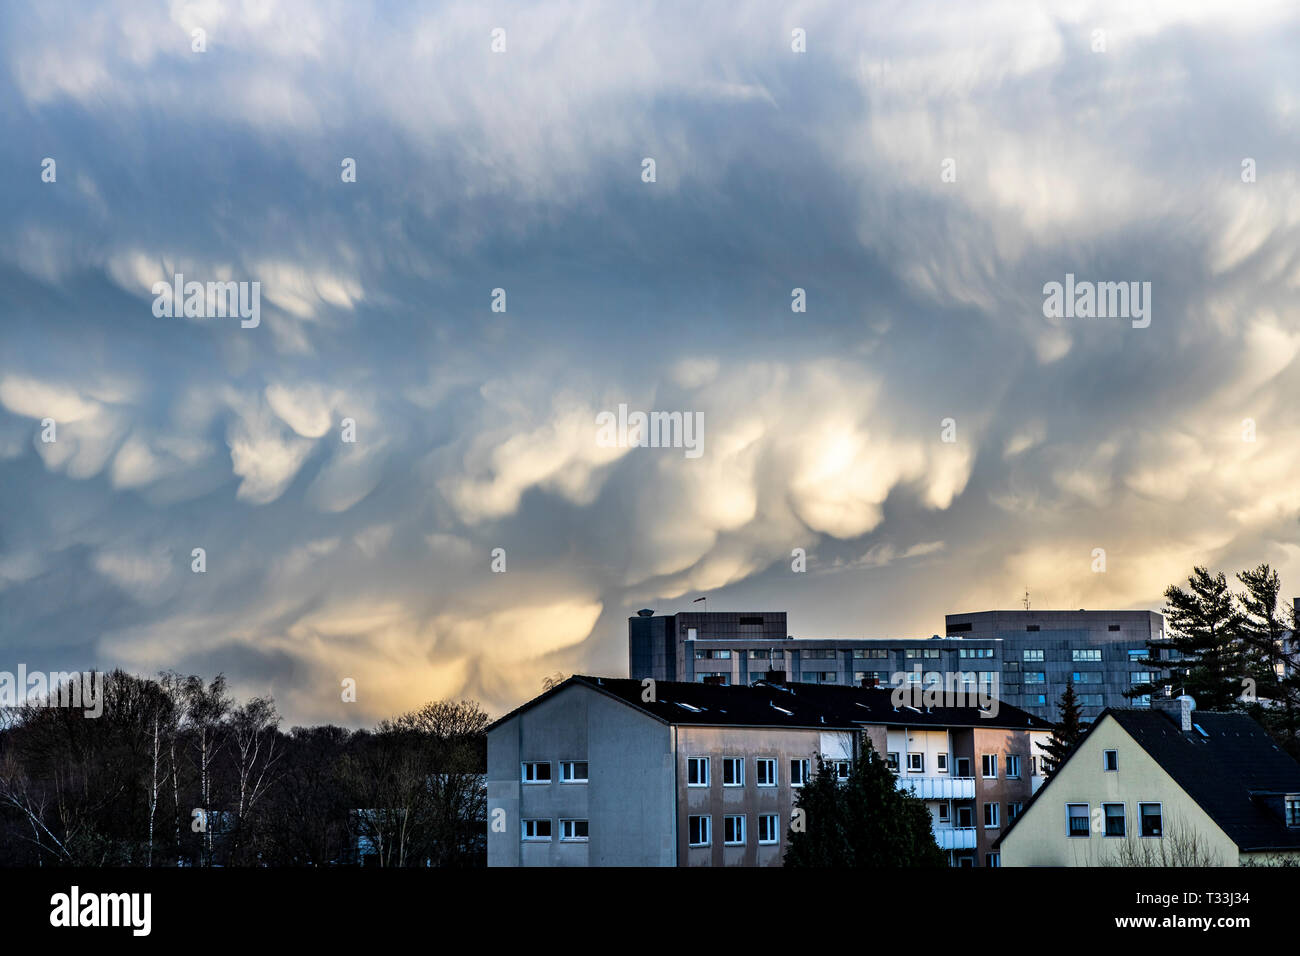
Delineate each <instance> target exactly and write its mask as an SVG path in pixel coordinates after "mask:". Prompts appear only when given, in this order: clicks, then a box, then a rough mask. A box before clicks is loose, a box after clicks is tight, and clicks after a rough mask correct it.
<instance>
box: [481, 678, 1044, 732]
mask: <svg viewBox="0 0 1300 956" xmlns="http://www.w3.org/2000/svg"><path fill="white" fill-rule="evenodd" d="M572 684H582V685H585V686H587V687H591V688H593V689H595V690H598V691H600V692H601V693H604V694H607V695H609V696H610V697H614V698H616V699H617V700H620V701H622V702H623V703H625V704H627V705H628V706H629V707H634V708H636V709H637V710H640V711H642V712H643V713H646V714H649V715H650V716H651V717H654V718H655V719H656V720H660V721H663V722H664V723H669V724H690V725H706V726H735V727H789V728H817V729H825V730H831V729H836V730H848V729H854V728H856V727H858V726H861V725H864V724H889V725H890V726H900V727H927V726H928V727H988V728H998V729H1019V730H1049V729H1050V728H1051V724H1049V723H1047V722H1046V721H1044V720H1040V719H1039V718H1037V717H1034V716H1033V715H1032V714H1029V713H1026V712H1025V711H1023V710H1021V709H1020V708H1018V707H1012V706H1011V705H1010V704H1004V703H1002V702H1000V701H999V702H998V707H997V714H996V716H993V717H985V716H981V711H980V710H979V708H978V707H974V706H972V707H932V708H930V709H928V710H926V709H925V708H913V707H907V706H904V707H897V708H896V707H895V706H894V703H893V699H892V697H893V691H891V690H889V689H881V688H867V687H844V686H839V685H834V684H800V683H789V684H769V683H767V682H766V681H759V682H757V683H755V684H753V685H750V686H744V685H740V684H734V685H717V684H701V683H687V682H684V681H656V682H655V699H654V700H653V701H649V702H647V701H644V700H642V699H641V698H642V694H643V693H644V692H645V687H644V685H643V684H642V682H641V681H639V680H634V679H631V678H625V677H588V676H584V675H581V674H575V675H574V676H573V677H570V678H569V679H568V680H566V681H565V682H564V683H562V684H560V685H558V686H557V687H555V688H553V689H551V690H549V691H547V692H546V693H544V694H542V695H540V696H538V697H534V698H533V699H532V700H530V701H528V702H527V703H525V704H523V705H522V706H520V707H517V708H516V709H515V710H513V711H511V712H510V713H508V714H506V715H505V716H504V717H502V718H501V719H500V720H497V721H495V722H494V723H493V724H492V725H491V726H489V727H488V730H492V729H494V728H495V727H497V726H498V725H500V724H502V723H504V722H506V721H507V720H509V719H511V718H512V717H514V716H515V715H517V714H520V713H522V712H523V711H525V710H528V709H529V708H531V707H533V706H535V705H536V704H538V703H539V702H541V701H543V700H545V699H547V698H548V697H550V696H551V695H553V694H557V693H559V692H560V691H562V690H564V689H565V688H567V687H569V686H570V685H572Z"/></svg>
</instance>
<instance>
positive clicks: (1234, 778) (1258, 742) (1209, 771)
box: [994, 709, 1300, 850]
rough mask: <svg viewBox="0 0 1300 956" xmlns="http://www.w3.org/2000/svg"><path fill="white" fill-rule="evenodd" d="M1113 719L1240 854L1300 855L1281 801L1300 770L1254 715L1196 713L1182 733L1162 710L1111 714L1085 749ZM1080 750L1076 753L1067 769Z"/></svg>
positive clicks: (1297, 789)
mask: <svg viewBox="0 0 1300 956" xmlns="http://www.w3.org/2000/svg"><path fill="white" fill-rule="evenodd" d="M1107 716H1110V717H1113V718H1114V719H1115V722H1116V723H1118V724H1119V725H1120V727H1122V728H1123V729H1124V731H1125V732H1126V733H1127V734H1128V735H1129V736H1130V737H1132V738H1133V739H1134V740H1135V741H1136V742H1137V743H1138V745H1139V746H1141V747H1142V749H1143V750H1145V751H1146V752H1147V754H1149V755H1150V757H1151V759H1153V760H1154V761H1155V762H1156V763H1158V764H1159V765H1160V766H1161V768H1162V769H1163V770H1164V771H1165V773H1167V774H1169V776H1170V777H1171V778H1172V779H1173V781H1174V782H1175V783H1177V784H1178V786H1179V787H1181V788H1182V789H1183V791H1184V792H1185V793H1186V794H1187V795H1188V796H1189V797H1191V798H1192V800H1194V801H1195V802H1196V805H1197V806H1199V807H1200V808H1201V809H1202V810H1204V811H1205V813H1206V815H1207V816H1209V817H1210V819H1211V820H1213V821H1214V822H1215V823H1216V824H1217V825H1218V826H1219V827H1220V829H1222V830H1223V832H1224V833H1226V834H1227V835H1228V838H1229V839H1231V840H1232V841H1233V842H1234V843H1236V844H1237V847H1238V848H1239V849H1241V850H1266V849H1300V829H1297V828H1291V827H1288V826H1287V825H1286V823H1285V821H1284V818H1283V817H1282V809H1283V808H1282V800H1281V795H1282V794H1286V793H1300V764H1297V763H1296V762H1295V761H1294V760H1292V759H1291V757H1290V756H1288V755H1287V754H1286V753H1284V752H1283V751H1282V750H1281V749H1280V748H1279V747H1278V746H1277V744H1275V743H1273V739H1272V738H1271V737H1269V735H1268V733H1267V732H1266V731H1265V730H1264V728H1263V727H1261V726H1260V725H1259V724H1258V723H1256V722H1255V721H1254V720H1252V719H1251V718H1250V717H1249V716H1247V715H1246V714H1226V713H1214V712H1204V713H1198V712H1196V711H1193V712H1192V724H1193V728H1192V730H1191V732H1189V733H1183V731H1182V729H1181V727H1180V726H1179V722H1178V718H1177V717H1175V716H1174V715H1173V714H1170V713H1166V712H1164V711H1160V710H1145V709H1143V710H1131V709H1108V710H1105V711H1103V712H1102V713H1101V715H1100V716H1099V717H1098V718H1097V719H1096V720H1095V721H1093V724H1092V726H1091V727H1089V728H1088V732H1087V733H1086V734H1084V736H1083V738H1082V739H1081V740H1080V744H1082V743H1083V741H1084V740H1087V738H1088V737H1089V736H1090V735H1091V734H1092V733H1093V731H1094V730H1096V729H1097V727H1099V726H1100V725H1101V723H1102V721H1103V720H1104V719H1105V718H1106V717H1107ZM1197 728H1200V729H1199V730H1198V729H1197ZM1202 731H1203V733H1202ZM1080 749H1081V748H1080V747H1076V748H1075V751H1074V753H1073V754H1071V755H1070V756H1069V757H1068V758H1066V761H1065V763H1066V764H1068V763H1069V762H1070V761H1071V760H1073V759H1074V757H1075V755H1077V754H1078V752H1079V750H1080ZM1099 772H1100V771H1099ZM1053 780H1054V778H1049V779H1048V781H1047V783H1045V784H1044V785H1043V786H1042V787H1040V788H1039V790H1038V793H1036V794H1034V796H1033V798H1032V799H1030V801H1029V803H1028V804H1026V805H1025V809H1024V811H1023V812H1021V814H1020V815H1019V816H1018V817H1017V818H1016V820H1015V821H1014V822H1013V823H1012V824H1011V826H1009V827H1007V829H1006V830H1005V831H1003V833H1002V835H1001V836H1000V837H998V839H997V841H995V843H994V846H997V845H999V844H1001V842H1002V841H1003V840H1005V839H1006V838H1007V835H1008V834H1010V833H1011V831H1012V830H1014V829H1015V827H1016V823H1019V822H1020V821H1021V820H1023V819H1024V818H1025V816H1026V815H1027V814H1028V812H1029V809H1030V807H1032V806H1033V804H1034V801H1036V800H1037V799H1038V798H1039V797H1040V796H1042V794H1043V793H1044V792H1045V791H1046V790H1047V789H1048V788H1049V787H1051V786H1052V783H1053Z"/></svg>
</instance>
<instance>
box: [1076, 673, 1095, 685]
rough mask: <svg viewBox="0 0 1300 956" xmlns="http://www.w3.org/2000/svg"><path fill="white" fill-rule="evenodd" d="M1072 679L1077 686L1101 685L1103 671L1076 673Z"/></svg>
mask: <svg viewBox="0 0 1300 956" xmlns="http://www.w3.org/2000/svg"><path fill="white" fill-rule="evenodd" d="M1071 677H1072V679H1073V680H1074V682H1075V683H1076V684H1100V683H1101V671H1075V672H1074V673H1073V674H1072V675H1071Z"/></svg>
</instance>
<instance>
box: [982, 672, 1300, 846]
mask: <svg viewBox="0 0 1300 956" xmlns="http://www.w3.org/2000/svg"><path fill="white" fill-rule="evenodd" d="M1166 706H1170V707H1173V708H1177V712H1175V713H1171V712H1169V711H1167V710H1166V709H1165V707H1166ZM995 852H998V853H1001V859H1002V861H1003V865H1005V866H1107V865H1109V866H1116V865H1118V866H1239V865H1246V864H1250V865H1270V864H1274V865H1275V864H1278V863H1281V862H1284V861H1289V864H1290V865H1296V864H1300V764H1297V763H1296V762H1295V761H1294V760H1292V759H1291V757H1289V756H1288V755H1287V754H1285V753H1283V752H1282V751H1281V750H1279V749H1278V748H1277V746H1276V745H1275V744H1274V743H1273V741H1272V739H1271V738H1270V737H1269V736H1268V734H1267V733H1265V731H1264V729H1263V728H1262V727H1260V726H1259V724H1257V723H1256V722H1255V721H1253V720H1252V719H1251V718H1250V717H1249V716H1247V715H1245V714H1239V713H1200V712H1197V711H1194V710H1193V709H1192V707H1191V699H1190V698H1187V697H1184V698H1180V699H1178V700H1176V701H1172V702H1168V704H1166V702H1164V701H1157V706H1156V707H1155V708H1153V709H1151V710H1122V709H1116V710H1108V711H1106V712H1105V713H1104V714H1103V715H1102V716H1101V717H1100V718H1098V719H1097V720H1096V721H1095V722H1094V723H1093V725H1092V727H1091V728H1090V729H1089V730H1088V733H1087V734H1086V735H1085V736H1084V738H1083V739H1082V740H1081V741H1080V743H1079V746H1078V747H1077V748H1076V749H1075V750H1074V752H1073V753H1072V754H1071V755H1070V757H1069V758H1068V759H1067V760H1066V761H1065V763H1064V764H1062V766H1061V767H1060V768H1059V769H1058V770H1057V772H1056V773H1055V774H1054V775H1053V776H1052V778H1051V779H1050V780H1049V781H1048V782H1047V783H1046V784H1045V785H1044V786H1043V787H1042V788H1041V789H1040V790H1039V791H1038V793H1037V794H1036V795H1035V796H1034V797H1033V799H1031V800H1030V803H1029V805H1028V806H1027V807H1026V808H1025V810H1024V812H1023V813H1022V814H1021V815H1020V816H1019V818H1018V819H1017V820H1016V821H1015V822H1014V824H1013V825H1012V826H1010V827H1009V828H1008V829H1007V830H1006V832H1004V833H1003V834H1002V835H1001V836H1000V837H999V839H998V841H997V842H996V845H995Z"/></svg>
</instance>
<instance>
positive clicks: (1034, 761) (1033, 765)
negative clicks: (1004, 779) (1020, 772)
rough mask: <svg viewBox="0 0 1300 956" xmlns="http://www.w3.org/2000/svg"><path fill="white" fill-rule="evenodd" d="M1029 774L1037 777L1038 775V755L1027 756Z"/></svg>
mask: <svg viewBox="0 0 1300 956" xmlns="http://www.w3.org/2000/svg"><path fill="white" fill-rule="evenodd" d="M1029 775H1030V776H1031V777H1037V776H1038V757H1037V756H1034V755H1031V756H1030V758H1029Z"/></svg>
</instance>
